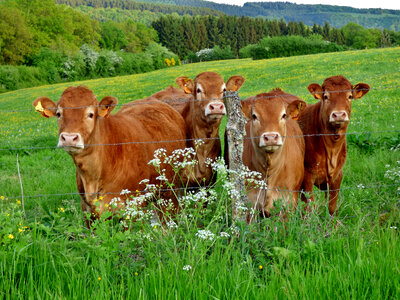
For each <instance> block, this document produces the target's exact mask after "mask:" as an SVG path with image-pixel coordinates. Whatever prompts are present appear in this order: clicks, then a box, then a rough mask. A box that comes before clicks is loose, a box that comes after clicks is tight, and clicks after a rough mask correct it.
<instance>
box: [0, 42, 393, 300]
mask: <svg viewBox="0 0 400 300" xmlns="http://www.w3.org/2000/svg"><path fill="white" fill-rule="evenodd" d="M399 62H400V49H399V48H394V49H381V50H367V51H357V52H344V53H334V54H324V55H312V56H300V57H292V58H283V59H273V60H260V61H257V62H254V61H251V60H234V61H223V62H210V63H200V64H191V65H185V66H180V67H176V68H173V69H167V70H162V71H156V72H152V73H148V74H141V75H133V76H125V77H119V78H112V79H99V80H92V81H85V82H77V83H74V84H73V85H78V84H84V85H86V86H88V87H89V88H91V89H92V90H93V91H94V93H95V94H96V96H97V98H98V99H100V98H102V97H104V96H106V95H114V96H117V97H118V99H119V101H120V103H126V102H129V101H131V100H134V99H138V98H142V97H145V96H148V95H150V94H152V93H154V92H156V91H158V90H161V89H162V88H165V87H166V86H168V85H170V84H172V83H173V82H174V79H175V78H176V77H178V76H182V75H185V76H190V77H194V76H195V75H196V74H198V73H200V72H202V71H206V70H211V71H216V72H218V73H220V74H222V75H223V76H224V77H225V78H229V76H231V75H235V74H240V75H243V76H244V77H245V78H246V82H245V83H244V85H243V87H242V89H241V91H240V95H241V96H242V97H243V98H245V97H248V96H253V95H256V94H257V93H259V92H265V91H268V90H270V89H272V88H274V87H281V88H282V89H284V90H285V91H287V92H290V93H293V94H297V95H298V96H300V97H301V98H303V99H304V100H306V101H307V102H313V101H314V99H313V97H312V96H311V95H309V94H308V91H307V86H308V85H309V84H310V83H313V82H318V83H322V81H323V80H324V79H325V78H326V77H328V76H331V75H338V74H342V75H344V76H346V77H347V78H349V80H350V81H351V82H352V83H354V84H355V83H357V82H366V83H368V84H370V85H371V87H372V90H371V91H370V92H369V93H368V94H367V95H366V96H365V97H364V98H362V99H360V100H358V101H354V103H353V113H352V121H351V124H350V126H349V132H350V133H352V132H371V133H370V134H369V135H368V134H358V135H356V134H355V135H352V136H349V137H348V140H349V147H348V148H349V149H348V158H347V163H346V166H345V169H344V180H343V183H342V187H343V188H344V189H343V190H342V191H341V192H340V199H339V214H338V217H337V219H334V220H332V219H331V218H330V217H329V213H328V212H327V203H326V201H325V199H324V195H323V194H322V193H318V192H317V200H316V203H315V211H316V213H314V214H311V215H309V216H308V217H307V218H305V219H304V218H303V217H302V216H301V212H302V209H301V208H299V209H298V210H297V212H296V213H295V214H294V215H293V216H292V217H290V218H289V220H288V222H287V223H286V224H282V222H281V220H280V218H279V217H278V216H276V215H275V216H273V217H271V218H269V219H264V220H261V221H259V222H257V223H255V224H252V225H246V224H238V225H237V227H232V226H231V219H230V215H229V209H230V205H229V203H228V201H227V200H228V198H227V196H226V193H225V192H224V189H222V188H220V189H217V191H216V192H217V199H216V200H215V201H214V202H212V203H209V205H208V206H207V208H206V209H203V208H202V207H203V206H202V205H197V206H192V207H190V209H191V210H189V208H188V210H186V211H184V212H183V213H182V214H181V215H180V216H179V217H178V219H176V220H175V221H176V223H177V225H178V226H177V228H172V227H171V228H170V227H168V226H166V225H163V226H161V225H159V224H154V223H151V222H148V221H143V222H137V223H134V224H131V226H132V229H131V230H123V228H122V224H121V223H119V222H116V221H115V220H101V221H99V222H98V223H97V224H96V230H95V232H91V231H89V230H88V229H87V228H86V226H85V223H84V216H83V215H82V213H81V211H80V203H79V202H80V200H79V197H78V196H76V195H68V193H74V192H76V187H75V169H74V165H73V163H72V160H71V159H70V157H69V156H68V155H67V154H66V153H64V151H62V150H58V149H31V147H53V146H55V145H56V143H57V137H56V135H57V127H56V121H55V120H52V119H49V120H45V119H44V118H42V117H40V116H39V115H38V114H36V113H34V112H33V110H31V103H32V101H33V100H34V99H35V98H37V97H39V96H49V97H50V98H52V99H53V100H57V99H58V98H59V97H60V95H61V93H62V91H63V90H64V89H65V88H66V87H67V86H69V85H70V84H60V85H52V86H44V87H40V88H33V89H26V90H18V91H15V92H12V93H6V94H2V95H0V110H1V111H2V112H0V149H11V148H24V149H21V150H18V151H17V150H8V151H4V150H1V151H0V196H3V197H0V278H1V280H0V295H1V297H2V298H5V299H15V298H21V299H22V298H23V299H26V298H28V299H29V298H32V299H33V298H34V299H54V298H72V299H75V298H79V299H81V298H96V299H109V298H138V299H148V298H151V299H172V298H174V299H176V298H178V299H182V298H183V299H188V298H194V299H210V298H215V299H269V298H272V299H275V298H277V299H282V298H306V299H321V298H329V299H331V298H346V299H349V298H353V299H354V298H356V299H371V298H373V299H387V298H398V297H399V295H400V282H399V281H400V276H399V275H400V274H399V272H400V271H399V270H400V265H399V260H398V257H399V256H400V243H399V242H400V239H399V230H400V229H399V228H400V219H399V210H400V209H399V197H400V196H399V193H398V188H399V180H398V177H396V176H392V177H390V176H385V174H387V173H388V171H389V170H392V171H393V172H399V174H400V171H399V168H400V165H399V164H398V162H397V161H400V153H399V151H400V150H399V144H400V135H399V133H398V131H399V130H400V120H399V117H398V115H399V112H400V101H399V99H400V91H399V85H400V74H399V73H398V72H397V71H398V70H397V66H398V64H399ZM5 110H7V111H8V112H4V111H5ZM14 111H15V112H14ZM389 131H395V132H389ZM16 153H18V154H19V164H20V168H21V176H20V177H21V180H22V183H23V187H24V194H25V198H24V201H25V203H24V204H25V213H26V216H25V214H24V211H23V209H22V198H21V197H20V195H21V191H20V186H19V176H18V172H17V161H16ZM399 177H400V176H399ZM221 184H223V183H221ZM52 194H62V195H60V196H48V195H52ZM35 195H41V196H35ZM14 196H15V197H14ZM29 196H35V197H29ZM227 211H228V214H227ZM189 215H191V216H192V218H189V217H188V216H189ZM193 216H194V217H193ZM200 230H207V232H209V233H212V234H214V236H213V238H212V240H210V239H203V238H201V237H200V236H199V234H198V233H199V231H200ZM221 232H225V233H227V234H229V236H228V235H225V234H223V235H222V236H221Z"/></svg>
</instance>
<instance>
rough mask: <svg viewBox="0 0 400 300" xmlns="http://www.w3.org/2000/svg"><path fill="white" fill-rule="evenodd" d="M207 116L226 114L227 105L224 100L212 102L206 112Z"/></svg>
mask: <svg viewBox="0 0 400 300" xmlns="http://www.w3.org/2000/svg"><path fill="white" fill-rule="evenodd" d="M204 114H205V116H206V117H217V118H218V117H222V116H224V115H226V109H225V105H224V103H222V102H210V103H208V104H207V106H206V110H205V112H204Z"/></svg>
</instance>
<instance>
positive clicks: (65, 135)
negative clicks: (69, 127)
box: [60, 133, 79, 144]
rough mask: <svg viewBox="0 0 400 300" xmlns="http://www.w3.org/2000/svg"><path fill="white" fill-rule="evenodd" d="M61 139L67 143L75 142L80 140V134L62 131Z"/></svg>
mask: <svg viewBox="0 0 400 300" xmlns="http://www.w3.org/2000/svg"><path fill="white" fill-rule="evenodd" d="M60 139H61V141H62V142H63V143H66V144H75V143H76V142H78V140H79V136H78V135H77V134H75V133H73V134H68V133H61V135H60Z"/></svg>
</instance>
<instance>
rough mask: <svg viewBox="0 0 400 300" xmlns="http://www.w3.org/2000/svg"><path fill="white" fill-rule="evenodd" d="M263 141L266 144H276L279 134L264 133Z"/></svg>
mask: <svg viewBox="0 0 400 300" xmlns="http://www.w3.org/2000/svg"><path fill="white" fill-rule="evenodd" d="M263 138H264V141H265V143H266V144H276V143H277V142H278V139H279V134H277V133H264V135H263Z"/></svg>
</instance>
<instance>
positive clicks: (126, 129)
mask: <svg viewBox="0 0 400 300" xmlns="http://www.w3.org/2000/svg"><path fill="white" fill-rule="evenodd" d="M116 104H117V99H116V98H114V97H111V96H107V97H104V98H103V99H102V100H101V101H100V102H98V101H97V100H96V98H95V96H94V94H93V92H92V91H91V90H89V89H88V88H86V87H82V86H79V87H69V88H67V89H66V90H65V91H64V93H63V94H62V96H61V98H60V100H59V101H58V102H57V103H54V102H53V101H52V100H50V99H49V98H47V97H40V98H38V99H36V100H35V101H34V102H33V105H34V107H35V108H36V110H37V111H40V112H41V113H42V115H43V116H45V117H52V116H55V117H57V118H58V127H59V141H58V146H59V147H62V148H64V150H66V151H67V152H68V153H69V154H70V155H71V157H72V159H73V161H74V163H75V166H76V182H77V186H78V191H79V193H80V195H81V206H82V210H83V211H84V212H88V213H90V214H91V215H92V218H98V217H99V216H100V215H101V214H102V213H103V212H104V211H105V210H106V209H107V208H106V207H107V206H108V204H109V203H110V201H111V200H112V198H114V197H116V196H118V195H119V194H120V193H121V191H122V190H123V189H128V190H129V191H132V192H135V191H136V190H139V191H142V190H143V189H144V188H145V185H144V184H141V183H140V182H141V181H142V180H143V179H149V180H150V183H153V184H160V182H159V181H158V180H157V179H156V178H157V177H158V176H159V174H158V173H157V172H156V170H155V168H154V167H153V166H150V165H148V162H149V161H150V160H151V159H153V154H154V151H155V150H156V149H158V148H165V149H166V151H167V153H171V152H172V151H173V150H174V149H178V148H180V149H183V148H185V142H184V139H185V123H184V120H183V118H182V116H181V115H180V114H179V113H178V112H176V111H175V110H174V109H172V108H171V107H170V106H169V105H167V104H164V103H161V102H160V103H157V104H155V103H153V104H146V103H143V104H141V105H135V106H133V107H131V108H130V109H129V111H127V112H125V113H124V112H121V113H120V112H118V113H117V114H115V115H111V114H110V112H111V111H112V110H113V108H114V107H115V105H116ZM168 140H177V142H161V143H157V141H168ZM162 168H164V167H163V166H162ZM173 175H174V174H173V172H172V170H171V168H168V167H166V176H167V178H173ZM126 196H129V193H128V194H127V195H126ZM96 199H102V200H101V201H99V202H100V206H99V207H96V205H95V202H96V201H97V200H96ZM88 226H89V221H88Z"/></svg>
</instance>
